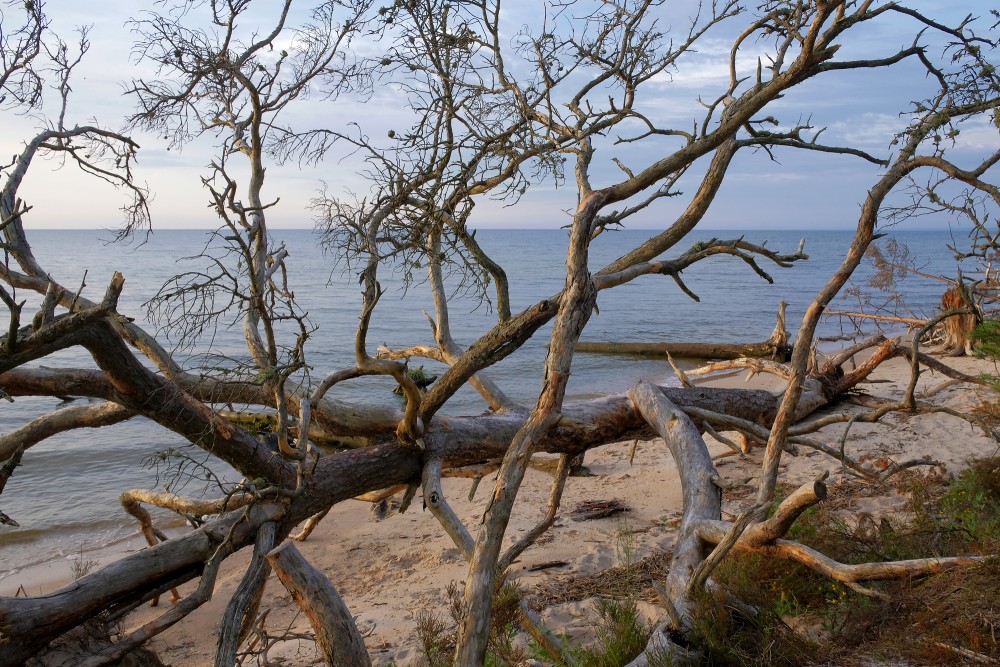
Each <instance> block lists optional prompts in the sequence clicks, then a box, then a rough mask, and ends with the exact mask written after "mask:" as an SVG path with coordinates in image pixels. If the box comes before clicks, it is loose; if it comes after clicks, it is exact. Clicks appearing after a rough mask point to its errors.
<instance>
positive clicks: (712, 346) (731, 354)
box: [576, 341, 789, 361]
mask: <svg viewBox="0 0 1000 667" xmlns="http://www.w3.org/2000/svg"><path fill="white" fill-rule="evenodd" d="M576 351H577V352H587V353H592V354H621V355H634V356H641V357H665V356H666V355H667V354H670V355H671V356H674V357H694V358H697V359H740V358H742V357H768V358H773V359H777V360H779V361H786V360H787V358H788V354H789V349H788V348H787V347H782V346H775V345H774V344H773V343H770V342H767V341H765V342H763V343H599V342H581V343H577V344H576Z"/></svg>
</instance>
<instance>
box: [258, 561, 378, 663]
mask: <svg viewBox="0 0 1000 667" xmlns="http://www.w3.org/2000/svg"><path fill="white" fill-rule="evenodd" d="M267 560H268V562H269V563H271V567H272V568H273V569H274V573H275V574H276V575H277V576H278V579H279V580H280V581H281V583H282V584H284V586H285V588H287V589H288V592H289V593H291V594H292V598H293V599H294V600H295V602H297V603H298V605H299V606H300V607H302V610H303V611H305V613H306V616H307V617H308V618H309V622H310V623H311V624H312V626H313V631H314V632H315V633H316V642H317V643H318V644H319V646H320V649H321V650H322V652H323V659H324V660H325V661H326V664H327V665H330V667H371V664H372V662H371V659H370V658H369V657H368V649H366V648H365V640H364V639H363V638H362V637H361V633H360V632H358V628H357V626H356V625H355V624H354V617H353V616H351V611H350V609H348V608H347V605H346V604H344V601H343V599H341V597H340V595H339V594H338V593H337V589H335V588H334V587H333V584H331V583H330V580H329V579H327V578H326V575H324V574H323V573H322V572H320V571H319V570H317V569H316V568H315V567H313V566H312V565H310V564H309V562H308V561H306V559H305V558H304V557H303V556H302V554H301V553H299V550H298V549H296V548H295V544H294V543H293V542H288V541H286V542H284V543H283V544H282V545H281V546H279V547H277V548H276V549H274V550H273V551H272V552H271V553H269V554H268V555H267Z"/></svg>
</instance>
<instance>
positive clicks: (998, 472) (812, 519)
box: [693, 458, 1000, 665]
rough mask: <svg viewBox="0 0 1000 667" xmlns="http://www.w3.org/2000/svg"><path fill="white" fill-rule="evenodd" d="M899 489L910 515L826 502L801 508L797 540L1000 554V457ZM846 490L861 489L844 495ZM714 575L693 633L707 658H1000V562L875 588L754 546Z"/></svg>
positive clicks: (856, 547)
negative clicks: (867, 589) (877, 513)
mask: <svg viewBox="0 0 1000 667" xmlns="http://www.w3.org/2000/svg"><path fill="white" fill-rule="evenodd" d="M884 490H885V489H882V490H880V492H881V491H884ZM895 490H896V491H897V492H900V493H903V494H905V495H906V496H907V497H908V502H907V505H906V508H905V514H906V519H905V520H904V519H897V518H887V517H873V516H871V515H866V514H862V515H860V516H856V515H853V514H851V513H849V512H847V513H845V512H842V511H841V510H842V508H838V507H837V506H836V504H834V503H830V504H827V506H817V507H816V508H813V509H811V510H810V511H808V512H806V513H805V514H804V515H803V517H802V518H801V519H800V520H799V522H798V523H797V524H796V526H795V527H794V529H793V531H792V534H790V537H791V538H793V539H796V540H799V541H801V542H803V543H805V544H808V545H809V546H812V547H814V548H816V549H818V550H820V551H822V552H824V553H827V554H828V555H830V556H831V557H832V558H835V559H837V560H840V561H842V562H847V563H860V562H871V561H888V560H900V559H907V558H927V557H934V556H936V555H945V554H948V555H952V554H966V555H984V556H986V555H991V554H996V553H998V551H1000V458H990V459H982V460H977V461H974V462H972V464H971V465H970V467H969V468H968V469H967V470H966V471H964V472H963V473H962V474H961V475H960V476H959V478H958V479H956V480H954V481H951V482H949V481H947V480H945V479H943V478H942V477H941V476H940V475H938V474H930V475H920V474H916V473H911V474H908V475H901V479H900V480H899V481H898V482H897V484H896V486H895ZM845 491H847V492H850V491H855V492H862V487H860V486H856V487H854V488H851V489H841V490H840V493H838V495H841V496H844V495H847V494H846V493H844V492H845ZM845 516H846V517H849V518H847V519H845V518H844V517H845ZM715 576H716V581H717V582H718V583H719V584H720V586H719V587H718V589H717V590H715V591H714V592H713V593H712V594H710V595H707V596H706V598H705V599H704V600H703V604H702V605H701V608H700V610H699V611H698V618H697V619H696V632H695V636H694V637H693V639H694V641H695V643H696V645H697V646H698V647H699V648H701V649H702V650H703V651H704V653H705V655H706V662H707V664H713V665H794V664H804V663H810V662H811V663H814V664H845V663H849V662H850V661H856V660H859V659H862V658H864V659H875V660H879V659H882V658H887V657H892V658H894V659H902V660H904V661H907V664H917V665H931V664H933V665H944V664H968V663H969V661H970V660H973V661H976V662H983V663H985V662H989V661H993V660H995V659H997V658H1000V644H998V641H997V634H998V630H1000V609H997V606H996V600H997V599H998V597H1000V561H998V560H994V559H988V560H986V561H985V562H984V563H983V564H982V565H980V566H976V567H971V568H963V569H957V570H953V571H950V572H945V573H941V574H937V575H934V576H932V577H926V578H922V579H913V580H909V581H891V582H885V583H879V584H874V585H872V588H874V593H875V595H865V594H862V593H860V592H857V591H855V590H852V589H850V588H848V587H847V586H845V585H843V584H841V583H839V582H836V581H831V580H830V579H827V578H826V577H823V576H820V575H819V574H816V573H814V572H813V571H812V570H809V569H807V568H805V567H803V566H800V565H797V564H795V563H790V562H788V561H783V560H774V559H768V558H765V557H762V556H758V555H753V554H735V555H733V556H732V557H730V558H729V559H727V561H726V562H725V563H723V564H722V566H720V568H719V569H718V570H717V572H716V575H715Z"/></svg>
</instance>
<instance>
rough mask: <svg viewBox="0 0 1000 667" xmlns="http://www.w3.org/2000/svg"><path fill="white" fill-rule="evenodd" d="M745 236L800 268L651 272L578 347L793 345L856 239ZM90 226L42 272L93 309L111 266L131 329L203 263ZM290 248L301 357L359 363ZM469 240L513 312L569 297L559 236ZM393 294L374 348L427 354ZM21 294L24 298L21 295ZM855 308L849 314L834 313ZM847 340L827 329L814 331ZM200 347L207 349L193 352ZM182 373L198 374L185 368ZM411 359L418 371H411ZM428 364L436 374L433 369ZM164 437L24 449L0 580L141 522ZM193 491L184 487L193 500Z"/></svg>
mask: <svg viewBox="0 0 1000 667" xmlns="http://www.w3.org/2000/svg"><path fill="white" fill-rule="evenodd" d="M650 234H651V232H643V231H622V232H613V233H606V234H604V235H602V236H601V237H599V238H598V239H597V241H596V242H595V244H594V247H593V251H592V260H591V266H592V267H593V269H594V270H597V269H599V268H600V267H602V266H604V265H605V264H606V263H607V262H609V261H611V260H613V259H615V258H617V257H618V256H620V255H621V254H622V253H623V252H624V251H626V250H628V249H630V248H632V247H634V246H635V245H637V244H638V243H641V242H642V241H643V240H644V239H645V238H646V237H647V236H648V235H650ZM740 234H743V235H744V236H745V237H746V240H748V241H751V242H757V243H760V242H763V241H767V242H768V247H770V248H774V249H778V250H780V251H782V252H788V253H791V252H794V250H795V249H796V248H797V246H798V241H799V238H800V237H801V236H803V235H804V236H805V238H806V248H805V250H806V253H807V254H809V256H810V260H809V261H808V262H804V263H799V264H796V265H795V266H793V267H792V268H789V269H780V268H778V267H775V266H773V265H768V264H767V263H766V262H764V261H762V262H761V267H762V268H763V269H764V270H765V271H767V272H768V273H770V274H771V275H772V276H773V277H774V279H775V283H774V284H773V285H768V284H767V283H765V282H764V281H763V280H761V279H760V278H758V277H757V276H756V275H755V274H754V273H753V272H752V271H751V270H750V268H749V267H747V266H746V265H744V264H743V263H742V262H740V261H738V260H734V259H733V258H728V257H719V258H713V259H711V260H708V261H705V262H702V263H701V264H699V265H696V266H694V267H691V268H690V269H688V270H687V271H686V272H685V273H684V279H685V282H686V283H687V285H688V286H689V287H690V288H691V289H692V290H693V291H694V292H695V293H696V294H698V296H699V297H700V298H701V301H700V303H695V302H694V301H692V300H691V299H690V298H688V297H687V296H685V295H684V294H682V293H681V292H680V290H679V289H678V288H677V286H676V285H675V284H674V282H673V281H672V280H671V279H669V278H664V277H662V276H661V277H644V278H641V279H639V280H636V281H634V282H633V283H631V284H629V285H624V286H621V287H619V288H616V289H614V290H612V291H610V292H605V293H603V294H602V295H601V296H600V297H599V301H598V305H599V307H600V314H599V315H595V316H594V317H593V318H592V319H591V322H590V324H589V325H588V328H587V330H586V332H585V333H584V340H625V341H638V342H655V341H663V340H667V341H726V342H750V341H760V340H764V339H766V338H767V337H768V336H769V335H770V333H771V330H772V329H773V327H774V317H775V313H776V311H777V307H778V302H779V301H781V300H782V299H784V300H786V301H788V302H789V309H788V328H789V329H790V331H791V332H792V334H793V335H794V332H795V329H796V327H797V323H798V321H799V320H800V318H801V316H802V312H803V310H804V307H805V306H806V305H807V304H808V302H809V301H810V300H811V299H812V297H813V295H814V294H815V292H816V290H817V289H818V288H819V287H820V286H821V285H822V284H823V283H824V282H825V280H826V278H827V276H829V275H830V273H831V272H832V271H833V270H834V269H835V268H836V267H837V266H838V265H839V263H840V260H841V258H842V256H843V253H844V251H845V250H846V248H847V247H848V245H849V243H850V240H851V234H850V233H849V232H831V231H815V232H787V231H767V232H738V233H736V232H734V233H727V232H715V233H713V234H712V235H713V236H716V237H718V238H724V239H731V238H736V237H737V236H739V235H740ZM107 236H109V234H107V233H102V232H94V231H60V232H56V231H48V232H37V233H35V234H34V236H33V237H32V239H33V241H32V242H33V247H34V249H35V253H36V256H37V257H38V259H39V261H40V262H41V263H42V265H43V266H45V267H46V268H47V269H49V270H50V271H51V272H52V275H53V276H54V277H55V278H56V279H57V280H59V281H60V282H62V284H64V285H67V286H74V287H75V286H77V285H79V284H80V281H81V279H82V277H83V273H84V270H87V271H88V274H87V283H88V285H89V288H88V290H87V291H86V294H87V295H88V296H90V298H91V299H95V300H99V298H100V295H101V294H103V291H104V287H105V285H106V284H107V281H108V279H109V278H110V277H111V275H112V273H113V272H114V271H115V270H118V271H121V272H122V273H123V274H124V275H125V277H126V285H125V292H124V294H123V297H122V300H121V302H120V308H119V310H120V312H122V313H123V314H126V315H128V316H131V317H135V318H136V320H137V321H139V322H143V321H146V310H145V308H144V307H143V304H144V303H145V302H146V301H147V300H148V299H149V298H150V297H152V296H153V294H155V292H156V290H157V289H158V288H159V286H160V285H161V284H163V282H164V281H166V280H168V279H169V278H170V277H172V276H173V275H175V274H177V273H179V272H181V271H183V270H185V269H192V268H196V267H199V266H200V263H198V262H195V261H191V260H189V261H184V260H180V259H179V258H183V257H191V256H193V255H196V254H197V253H198V252H200V250H201V249H202V247H203V246H204V244H205V242H206V239H207V236H206V234H205V233H204V232H199V231H160V232H157V233H156V234H155V235H153V236H151V237H150V238H149V240H148V242H147V243H145V244H143V245H139V246H133V247H124V246H120V245H108V244H106V243H105V242H103V241H102V240H101V239H102V237H107ZM277 236H278V237H279V238H281V239H282V240H284V242H285V244H286V246H287V248H288V250H289V252H290V259H289V262H288V265H289V267H290V268H291V270H292V271H293V274H292V276H291V281H292V285H291V286H292V288H293V289H294V291H295V293H296V297H297V300H298V302H299V304H300V306H301V307H302V308H303V309H304V310H305V311H307V312H308V313H309V318H310V320H311V322H312V323H313V324H314V325H316V326H317V327H318V331H317V332H315V333H314V334H313V336H312V338H311V340H310V343H309V347H308V348H307V360H308V362H309V364H310V365H311V367H312V368H313V373H314V376H316V377H319V378H322V377H323V376H324V375H325V374H326V373H328V372H330V371H332V370H336V369H339V368H342V367H345V366H348V365H351V364H352V362H353V344H354V343H353V340H354V339H353V334H354V329H355V327H356V325H357V322H358V315H359V310H360V301H361V300H360V294H359V291H358V282H357V278H356V276H355V275H354V274H353V273H349V272H348V273H345V272H343V271H334V270H333V260H332V258H330V257H328V256H325V255H324V253H323V252H322V250H321V249H320V248H319V245H318V243H317V240H316V238H315V237H314V236H313V234H312V233H311V232H309V231H305V230H296V231H283V232H279V233H278V234H277ZM896 237H897V238H898V239H899V240H901V241H904V242H905V243H907V245H908V246H909V247H910V249H911V251H912V252H913V254H914V255H916V256H917V257H920V258H924V259H927V260H934V261H933V262H932V263H931V264H929V265H927V266H925V267H924V270H925V271H928V272H930V273H935V274H945V275H954V273H955V267H954V262H953V260H950V256H949V253H947V251H945V249H944V244H945V243H946V242H948V241H950V240H951V239H950V236H948V235H947V234H946V233H936V232H920V233H908V234H897V235H896ZM708 238H709V235H707V234H701V235H696V236H693V237H692V238H691V239H690V241H689V242H688V243H687V244H686V245H684V248H685V249H686V248H687V247H689V246H690V244H692V243H694V242H695V241H700V240H706V239H708ZM477 240H478V241H480V243H481V244H482V245H483V247H484V249H485V250H486V251H487V252H488V253H489V254H490V255H491V256H492V257H493V258H494V259H495V260H497V261H498V262H499V263H500V264H501V265H502V266H504V267H505V268H506V270H507V272H508V277H509V279H510V282H511V300H512V310H514V311H515V312H516V311H518V310H520V309H522V308H524V307H526V306H528V305H531V304H533V303H535V302H537V301H538V300H540V299H542V298H545V297H548V296H550V295H552V294H554V293H556V292H557V291H558V290H559V289H560V288H561V286H562V283H563V279H564V275H565V268H564V259H563V258H564V256H565V247H566V241H567V238H566V233H565V232H564V231H560V230H537V231H535V230H532V231H527V230H517V231H499V230H481V231H480V232H479V233H478V235H477ZM380 281H381V282H382V285H383V287H385V288H387V292H386V294H385V296H384V297H383V298H382V301H381V303H380V304H379V308H378V310H377V311H376V314H375V318H374V321H373V325H372V327H371V331H370V333H369V337H368V341H369V350H370V351H374V349H375V347H376V346H377V345H378V344H381V343H386V344H388V345H389V346H390V347H393V348H398V347H405V346H408V345H413V344H418V343H419V344H432V343H433V339H432V336H431V332H430V329H429V327H428V325H427V322H426V320H425V319H424V316H423V314H422V311H423V310H426V311H427V312H433V307H432V303H431V300H430V296H429V294H428V291H427V289H426V285H422V284H417V285H414V286H411V288H410V289H409V291H408V292H407V293H406V295H405V298H403V297H404V295H403V290H402V286H401V282H400V277H399V276H394V275H392V274H391V273H389V272H386V271H383V273H382V274H381V275H380ZM905 286H906V291H907V298H908V300H909V301H910V303H911V304H912V305H915V306H917V307H919V308H922V309H923V310H924V311H926V312H931V311H932V310H933V308H934V306H935V305H936V303H937V302H938V300H939V299H940V295H941V292H942V286H941V284H940V283H937V282H934V281H929V280H924V279H916V278H912V277H911V278H908V279H907V280H906V282H905ZM20 298H27V296H26V295H21V296H20ZM837 305H839V306H843V307H844V308H851V307H852V304H850V303H847V302H845V303H841V304H837ZM451 317H452V328H453V334H454V336H455V338H456V340H457V341H458V342H459V343H460V344H465V345H468V344H469V343H471V342H472V341H473V340H474V339H475V338H476V337H477V336H479V335H481V334H482V333H483V332H485V331H486V330H488V328H489V326H490V324H491V323H492V322H493V321H494V316H493V314H492V313H491V312H490V309H489V308H488V306H486V305H482V304H478V303H477V302H475V301H474V300H472V299H469V298H468V297H459V298H457V299H456V301H455V303H454V304H453V306H452V311H451ZM238 329H239V327H237V328H236V330H227V329H224V328H223V329H221V330H220V331H218V332H217V334H216V335H215V336H214V338H213V351H214V352H215V353H217V354H224V355H228V356H232V357H244V356H245V354H246V352H245V348H244V347H243V346H242V344H241V341H240V339H239V336H238ZM839 331H840V329H839V325H838V323H837V322H835V321H831V322H828V323H827V324H826V325H825V329H824V331H821V334H826V335H829V334H835V333H838V332H839ZM548 334H549V329H548V328H546V329H544V330H542V331H541V332H539V334H538V335H537V336H536V338H535V340H533V341H531V342H530V343H529V344H527V345H526V346H525V347H524V348H523V349H522V350H519V351H518V352H517V353H515V354H514V355H512V356H511V357H510V358H508V359H507V360H505V361H504V362H502V363H501V364H500V365H499V366H497V367H495V368H494V369H492V370H491V371H490V374H491V376H492V377H493V378H494V379H495V380H496V381H497V382H498V383H499V384H500V386H501V387H502V388H503V389H504V390H505V391H507V392H508V394H509V395H511V396H512V397H514V398H515V399H518V400H521V401H523V402H525V403H527V404H530V403H531V402H532V401H533V399H534V398H535V396H536V394H537V392H538V389H539V386H540V368H541V362H542V360H543V359H544V355H545V343H546V341H547V338H548ZM202 351H204V350H202ZM190 363H195V360H191V362H190ZM418 363H419V362H418ZM43 364H44V365H45V366H48V367H60V366H66V367H93V362H92V361H91V360H90V358H89V357H87V356H86V355H83V354H80V353H79V351H76V350H66V351H64V352H62V353H60V354H58V355H54V356H52V357H48V358H46V359H45V360H44V362H43ZM426 365H427V366H428V367H433V365H434V364H433V363H427V364H426ZM671 376H672V374H671V372H670V368H669V366H668V364H667V363H666V362H665V361H660V360H650V359H629V358H621V357H604V356H599V355H578V356H577V357H576V359H575V360H574V362H573V378H572V380H571V382H570V387H569V393H570V396H571V398H573V397H575V398H580V397H586V396H591V395H595V394H600V393H609V392H621V391H624V390H626V389H627V388H628V387H630V386H631V385H632V384H634V383H635V382H636V381H637V380H639V379H652V380H654V381H657V382H668V381H670V379H671ZM391 387H392V383H391V382H387V381H386V380H384V379H381V378H364V379H361V380H357V381H354V382H351V383H346V384H344V385H342V386H340V387H337V388H336V389H335V391H334V393H333V396H335V397H337V398H341V399H345V400H351V401H355V402H362V403H363V402H373V401H378V402H391V401H396V400H398V399H397V398H396V397H395V396H393V395H392V394H391V393H390V392H389V390H390V389H391ZM58 406H59V403H58V401H56V400H54V399H18V400H17V401H16V402H15V403H12V404H11V403H2V404H0V432H7V431H10V430H12V429H14V428H17V427H19V426H21V425H23V424H24V423H26V422H27V421H29V420H30V419H32V418H34V417H36V416H38V415H40V414H43V413H45V412H46V411H49V410H51V409H53V408H55V407H58ZM483 408H484V405H483V403H482V402H481V401H480V400H479V398H478V396H476V395H475V393H474V392H472V391H471V390H469V391H463V392H462V393H460V394H459V395H458V396H456V397H455V398H454V399H453V401H452V402H451V403H449V405H448V407H447V408H446V411H448V412H450V413H452V414H474V413H477V412H480V411H481V410H482V409H483ZM183 444H184V443H182V442H180V441H179V439H178V438H176V437H175V436H174V435H173V434H172V433H170V432H168V431H166V430H164V429H162V428H160V427H158V426H156V425H155V424H152V423H150V422H147V421H144V420H141V419H135V420H132V421H130V422H127V423H124V424H120V425H117V426H114V427H110V428H104V429H100V430H98V431H91V430H80V431H77V432H74V433H68V434H63V435H61V436H59V437H56V438H52V439H50V440H49V441H47V442H45V443H42V444H39V445H36V446H35V447H33V448H31V449H30V450H29V451H28V452H27V453H26V454H25V456H24V459H23V466H22V467H21V468H19V469H18V471H17V473H16V474H15V475H14V477H13V478H12V479H11V481H10V482H9V483H8V485H7V488H6V490H5V491H4V493H3V495H2V496H0V508H2V509H3V510H4V511H5V512H6V513H7V514H9V515H10V516H12V517H14V518H15V519H16V520H18V521H19V522H20V523H21V528H17V529H13V528H9V527H6V526H0V578H2V577H3V575H4V573H6V572H10V571H11V570H13V569H15V568H19V567H22V566H24V565H27V564H30V563H36V562H41V561H46V560H49V559H52V558H57V557H60V556H63V555H66V554H72V553H76V552H78V551H79V550H80V549H81V548H84V549H90V548H94V547H96V546H100V545H103V544H107V543H109V542H112V541H115V540H119V539H122V538H123V537H124V536H126V535H130V534H132V533H134V532H135V527H134V522H133V521H132V520H131V519H130V518H129V517H127V516H126V515H125V514H124V512H122V510H121V508H120V506H119V505H118V501H117V497H118V494H119V493H121V492H122V491H124V490H126V489H129V488H135V487H150V486H153V485H156V484H157V483H158V481H161V482H162V480H158V478H157V475H156V472H155V471H154V470H150V469H148V468H147V467H146V466H145V465H144V460H145V459H146V458H147V457H149V456H151V455H152V454H155V453H156V452H157V451H160V450H163V449H166V448H170V447H176V446H180V445H183ZM199 489H200V487H199V486H198V485H197V484H192V485H190V486H189V487H188V488H187V489H185V492H187V493H197V492H198V491H199Z"/></svg>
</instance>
